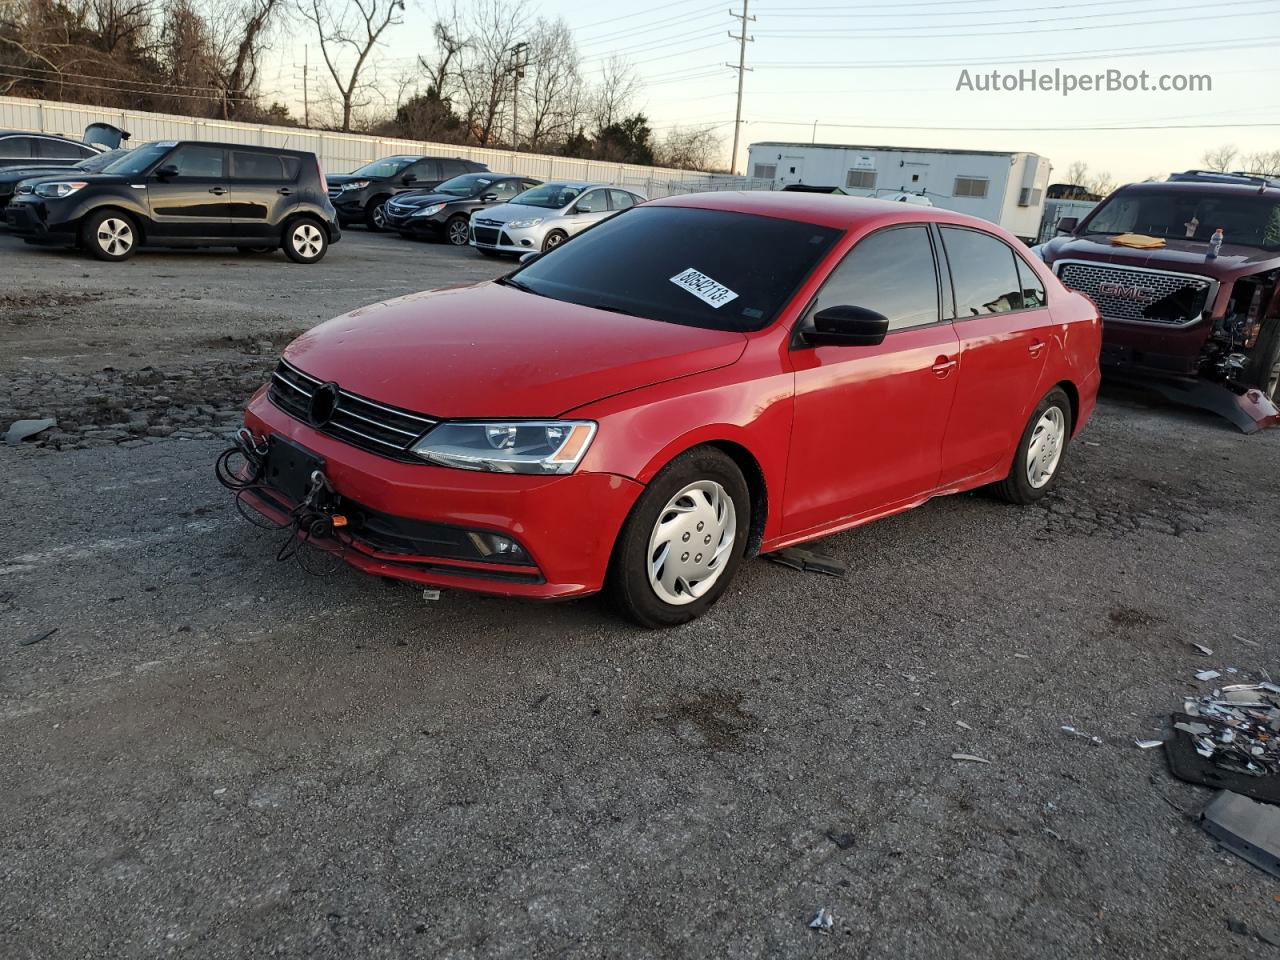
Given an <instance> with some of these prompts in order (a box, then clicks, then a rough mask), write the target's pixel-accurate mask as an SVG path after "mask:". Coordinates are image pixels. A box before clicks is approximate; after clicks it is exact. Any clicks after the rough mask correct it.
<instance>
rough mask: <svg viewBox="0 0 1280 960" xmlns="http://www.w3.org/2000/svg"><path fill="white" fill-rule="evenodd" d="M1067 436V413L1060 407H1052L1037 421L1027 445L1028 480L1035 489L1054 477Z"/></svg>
mask: <svg viewBox="0 0 1280 960" xmlns="http://www.w3.org/2000/svg"><path fill="white" fill-rule="evenodd" d="M1066 438H1067V418H1066V415H1065V414H1064V413H1063V412H1062V411H1061V410H1060V409H1059V408H1058V407H1050V408H1049V409H1048V410H1046V411H1045V412H1044V413H1042V414H1041V415H1040V419H1039V420H1037V421H1036V426H1035V429H1034V430H1032V431H1031V442H1030V443H1029V444H1028V445H1027V482H1028V483H1029V484H1031V486H1032V487H1034V488H1035V489H1037V490H1039V489H1040V488H1041V487H1043V486H1044V485H1045V484H1046V483H1048V482H1049V481H1050V480H1051V479H1052V478H1053V475H1054V473H1055V472H1056V471H1057V469H1058V461H1059V460H1061V459H1062V445H1063V443H1064V442H1065V441H1066Z"/></svg>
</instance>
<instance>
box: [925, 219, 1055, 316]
mask: <svg viewBox="0 0 1280 960" xmlns="http://www.w3.org/2000/svg"><path fill="white" fill-rule="evenodd" d="M941 232H942V245H943V247H944V248H945V249H946V251H947V262H948V263H949V264H950V265H951V283H952V285H953V286H954V287H955V291H956V318H957V319H959V320H964V319H965V318H967V317H981V316H985V315H986V314H991V313H1008V312H1009V311H1010V310H1021V309H1022V283H1021V281H1020V280H1019V279H1018V267H1017V256H1016V255H1015V254H1014V252H1013V251H1012V250H1011V249H1009V247H1008V246H1006V245H1005V243H1004V241H1002V240H999V239H997V238H996V237H993V236H991V235H990V234H986V233H981V232H979V231H977V230H966V229H964V228H961V227H943V228H942V230H941ZM1041 293H1042V294H1043V290H1042V291H1041Z"/></svg>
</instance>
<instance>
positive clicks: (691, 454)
mask: <svg viewBox="0 0 1280 960" xmlns="http://www.w3.org/2000/svg"><path fill="white" fill-rule="evenodd" d="M1100 332H1101V325H1100V321H1099V319H1098V314H1097V311H1096V310H1095V309H1094V306H1093V304H1092V303H1091V302H1090V301H1089V300H1087V299H1086V298H1085V297H1083V296H1081V295H1080V294H1077V293H1073V292H1071V291H1069V290H1067V289H1066V288H1065V287H1063V286H1062V285H1061V284H1060V283H1059V282H1058V280H1057V278H1055V277H1054V276H1053V274H1052V273H1050V272H1049V270H1048V269H1046V268H1045V266H1044V265H1043V264H1042V263H1040V262H1039V261H1038V260H1036V259H1035V258H1033V257H1030V256H1028V255H1027V252H1026V251H1025V250H1023V249H1022V247H1021V246H1020V245H1019V243H1018V242H1017V241H1016V240H1015V239H1014V238H1013V237H1012V236H1010V235H1009V234H1008V233H1006V232H1005V231H1003V230H1001V229H999V228H998V227H995V226H993V225H991V224H989V223H986V222H984V221H980V220H976V219H974V218H971V217H966V216H962V215H960V214H955V213H950V212H947V211H942V210H937V209H931V208H921V207H917V206H907V205H904V204H895V203H887V202H881V201H875V200H863V199H856V198H852V197H837V196H826V195H815V194H793V193H717V194H703V195H695V196H685V197H673V198H668V199H665V200H658V201H654V202H652V203H647V204H644V205H643V206H640V207H636V208H635V209H633V210H630V211H627V212H626V213H624V214H622V215H619V216H617V217H614V218H612V219H610V220H607V221H605V222H603V223H601V224H600V225H598V226H596V227H594V228H592V229H591V230H590V231H587V232H585V233H583V234H582V235H580V236H579V237H576V238H575V239H574V240H573V242H572V243H568V244H566V245H564V246H563V247H561V248H559V249H557V250H555V251H554V252H553V253H549V254H547V255H544V256H541V257H537V258H533V259H531V260H529V261H527V262H525V263H524V264H523V265H522V266H520V267H519V268H518V269H517V270H515V271H514V272H512V273H511V274H509V275H508V276H505V277H503V278H501V279H499V280H496V281H494V282H491V283H480V284H477V285H474V286H468V287H462V288H456V289H447V290H437V291H433V292H428V293H419V294H413V295H411V296H407V297H402V298H400V299H399V300H393V301H390V302H386V303H378V304H374V305H372V306H369V307H363V308H361V309H358V310H354V311H352V312H351V313H348V314H346V315H344V316H341V317H338V318H337V319H335V320H331V321H329V322H328V323H325V324H322V325H320V326H318V327H316V328H315V329H314V330H311V331H309V332H308V333H305V334H303V335H302V336H301V337H299V338H298V339H297V340H295V341H294V342H293V343H292V344H291V345H290V346H289V347H288V348H287V349H286V351H285V353H284V356H283V358H282V359H281V361H280V364H279V367H278V368H277V370H276V372H275V374H274V375H273V377H272V379H271V382H270V384H268V385H267V386H265V387H263V388H262V389H261V390H259V391H258V392H257V393H256V394H255V395H254V396H253V399H252V400H251V401H250V403H249V407H248V412H247V414H246V417H245V426H246V428H247V429H246V431H244V432H242V441H241V443H242V452H243V453H245V454H246V456H247V458H248V460H249V462H248V464H247V465H243V466H242V468H241V469H240V471H239V472H238V479H237V480H236V481H235V482H236V485H238V486H239V487H240V488H241V489H240V491H239V494H238V496H240V497H241V498H242V499H243V500H244V501H245V502H246V503H247V504H249V505H251V506H253V507H254V508H255V509H256V510H257V511H259V512H260V513H262V514H264V515H265V516H266V517H268V518H269V519H271V520H273V521H275V522H277V523H279V524H281V525H285V524H292V525H293V527H294V528H295V530H296V531H298V532H299V536H303V537H310V538H311V539H312V540H314V541H315V542H316V543H317V544H318V545H321V546H324V547H326V548H327V549H329V550H332V551H334V552H336V553H340V554H341V555H342V556H343V557H344V558H345V560H346V561H347V562H348V563H350V564H352V565H353V566H355V567H357V568H359V569H361V570H364V571H367V572H369V573H374V574H379V575H382V576H387V577H396V578H400V579H404V580H413V581H418V582H420V583H423V584H429V585H434V586H440V587H456V588H460V589H467V590H480V591H486V592H489V593H500V594H507V595H511V596H524V597H540V598H565V597H578V596H583V595H585V594H590V593H595V592H597V591H600V590H602V589H606V590H608V591H609V593H610V594H611V595H612V596H613V598H614V599H615V600H616V601H617V603H618V604H619V605H620V607H621V608H622V610H623V611H625V612H626V613H627V614H628V615H630V616H631V617H633V618H634V619H635V620H637V621H638V622H640V623H642V624H645V625H648V626H666V625H672V624H678V623H683V622H685V621H688V620H691V619H693V618H694V617H697V616H699V615H700V614H702V613H703V612H705V611H706V609H707V607H709V606H710V605H711V604H712V603H714V602H715V601H716V599H717V598H718V597H719V596H720V595H721V594H723V593H724V591H725V589H726V588H727V587H728V585H729V582H730V581H731V580H732V579H733V576H734V573H735V571H736V569H737V567H738V565H739V564H740V563H741V562H742V561H743V558H744V557H749V556H752V555H754V554H756V553H759V552H769V551H773V550H778V549H780V548H782V547H786V546H788V545H790V544H795V543H800V542H802V541H806V540H812V539H814V538H816V537H823V536H827V535H828V534H832V533H835V532H837V531H839V530H845V529H847V528H849V527H853V526H857V525H858V524H862V523H866V522H867V521H870V520H874V519H876V518H878V517H883V516H887V515H889V514H892V513H896V512H898V511H901V510H906V509H908V508H909V507H913V506H916V505H918V504H920V503H923V502H924V501H925V500H928V499H929V498H930V497H933V496H937V495H939V494H944V493H955V492H958V491H961V490H968V489H970V488H973V487H979V486H983V485H986V484H992V485H994V486H995V489H996V490H997V491H998V492H999V493H1000V494H1001V495H1002V496H1003V497H1004V498H1005V499H1007V500H1010V501H1013V502H1015V503H1027V502H1029V501H1032V500H1035V499H1037V498H1038V497H1041V496H1044V494H1045V493H1046V492H1047V491H1048V490H1049V489H1050V487H1051V486H1052V485H1053V483H1054V481H1055V480H1056V479H1057V476H1058V473H1059V471H1060V469H1061V466H1062V458H1063V454H1064V452H1065V449H1066V446H1067V442H1068V441H1069V439H1070V438H1071V437H1072V436H1074V434H1075V433H1076V432H1077V431H1078V430H1079V429H1080V428H1081V426H1082V425H1083V424H1084V423H1085V421H1086V420H1087V419H1088V417H1089V415H1090V413H1091V412H1092V410H1093V407H1094V402H1095V397H1096V393H1097V387H1098V380H1099V375H1098V352H1099V344H1100Z"/></svg>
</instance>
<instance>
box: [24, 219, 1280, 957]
mask: <svg viewBox="0 0 1280 960" xmlns="http://www.w3.org/2000/svg"><path fill="white" fill-rule="evenodd" d="M0 262H3V263H4V264H5V267H6V269H5V271H4V274H3V276H2V277H0V342H3V345H4V349H3V350H2V351H0V377H2V378H3V384H4V387H3V392H0V429H2V428H3V427H6V426H7V422H8V420H9V419H12V418H14V417H16V416H19V415H56V416H58V418H59V431H58V432H57V433H54V434H52V436H50V437H46V438H44V439H43V440H42V441H41V442H40V443H39V444H33V443H30V442H28V443H26V444H24V445H22V446H21V447H20V448H5V447H0V511H2V512H0V515H2V516H3V517H4V519H5V522H4V524H3V526H2V527H0V783H2V784H4V788H3V790H0V942H2V943H3V944H4V948H3V954H4V956H5V957H6V958H7V960H8V958H12V960H18V958H50V957H59V958H61V957H93V958H98V957H111V958H124V957H146V958H154V957H158V956H183V957H250V956H254V957H256V956H280V957H399V956H423V957H426V956H447V957H454V958H472V957H477V958H478V957H502V958H531V957H564V958H579V957H581V958H595V957H619V958H622V957H626V958H639V957H669V956H680V957H711V956H724V957H743V958H745V957H814V956H817V957H826V956H837V955H839V956H854V957H867V958H877V960H879V958H888V957H894V958H898V957H920V958H930V960H932V958H938V957H966V958H968V957H1018V958H1026V957H1086V956H1088V957H1098V956H1101V957H1157V956H1159V957H1165V956H1169V957H1173V956H1178V957H1181V956H1187V957H1197V958H1206V957H1274V956H1276V952H1277V947H1276V946H1274V945H1272V944H1269V943H1268V942H1267V940H1268V939H1272V940H1274V942H1276V943H1280V903H1277V901H1276V899H1275V896H1274V895H1276V894H1277V893H1280V889H1278V888H1277V885H1276V882H1275V881H1274V880H1272V879H1270V878H1269V877H1267V876H1266V875H1265V874H1263V873H1262V872H1261V871H1259V870H1256V869H1255V868H1253V867H1251V866H1249V865H1247V864H1245V863H1244V862H1242V861H1239V860H1236V859H1234V858H1233V857H1231V856H1230V855H1227V854H1224V853H1222V852H1220V851H1218V850H1217V849H1216V848H1215V846H1214V844H1213V843H1212V842H1211V841H1210V840H1209V839H1208V838H1207V837H1206V836H1205V835H1204V834H1203V833H1202V832H1201V830H1200V828H1199V827H1198V826H1197V824H1196V823H1195V820H1194V817H1195V815H1196V814H1198V812H1199V811H1200V809H1201V808H1202V807H1203V806H1204V805H1205V804H1206V803H1207V801H1208V800H1209V798H1210V793H1209V792H1208V791H1206V790H1202V789H1199V788H1195V787H1191V786H1187V785H1185V784H1182V783H1180V782H1178V781H1175V780H1173V779H1171V778H1170V776H1169V774H1168V772H1167V770H1166V767H1165V763H1164V759H1163V757H1162V756H1161V753H1160V751H1158V750H1156V751H1142V750H1138V749H1136V748H1135V747H1134V746H1133V742H1132V741H1133V739H1134V738H1135V737H1144V738H1145V737H1157V736H1160V735H1161V734H1162V733H1163V732H1164V730H1165V726H1166V721H1165V718H1166V717H1167V715H1168V713H1169V712H1170V711H1171V710H1173V709H1174V708H1176V707H1177V706H1178V705H1179V704H1180V703H1181V697H1182V695H1183V694H1184V693H1187V692H1189V691H1192V690H1194V689H1195V688H1196V684H1195V682H1194V681H1193V680H1192V679H1191V674H1192V673H1193V672H1194V671H1195V670H1198V669H1203V668H1205V667H1207V666H1214V667H1220V668H1225V667H1227V666H1233V667H1238V668H1239V669H1241V670H1242V671H1244V670H1255V669H1259V668H1265V669H1268V670H1271V671H1272V675H1273V676H1274V675H1275V673H1276V662H1275V661H1274V660H1272V656H1273V655H1274V653H1275V651H1276V649H1277V644H1280V632H1278V631H1277V620H1278V617H1277V613H1278V612H1280V610H1278V609H1277V608H1278V606H1280V602H1278V600H1277V591H1276V579H1277V561H1276V551H1275V542H1276V529H1277V523H1278V521H1280V511H1278V509H1277V502H1278V501H1277V497H1276V493H1277V484H1276V466H1277V462H1278V457H1280V431H1270V432H1266V433H1263V434H1259V435H1255V436H1253V437H1244V436H1242V435H1240V434H1239V433H1237V432H1235V431H1234V429H1232V428H1231V427H1229V426H1227V425H1226V424H1224V423H1222V422H1220V421H1217V420H1215V419H1213V418H1212V417H1209V416H1207V415H1201V414H1197V413H1191V412H1185V411H1179V410H1174V409H1171V408H1168V407H1162V406H1152V405H1149V404H1147V403H1146V402H1145V401H1144V400H1142V399H1141V398H1136V397H1133V396H1120V395H1116V394H1110V393H1109V394H1108V396H1107V398H1106V399H1105V400H1104V402H1103V404H1102V406H1101V408H1100V410H1099V412H1098V414H1097V416H1096V418H1095V420H1094V422H1093V423H1092V424H1091V426H1090V427H1089V429H1088V431H1087V432H1086V433H1085V435H1084V437H1083V439H1082V442H1079V443H1077V444H1076V445H1074V446H1073V447H1072V449H1071V454H1070V460H1069V463H1068V467H1067V474H1066V476H1065V477H1064V480H1065V482H1064V483H1063V484H1062V485H1060V486H1059V488H1058V490H1057V491H1056V492H1055V494H1054V495H1053V496H1052V497H1050V498H1049V499H1047V500H1046V501H1044V502H1043V503H1042V504H1040V505H1037V506H1035V507H1029V508H1021V509H1019V508H1012V507H1008V506H1003V505H1001V504H998V503H996V502H995V501H994V500H991V499H988V498H986V497H984V496H982V495H966V496H960V497H950V498H944V499H940V500H936V501H933V502H931V503H930V504H927V505H926V506H924V507H922V508H921V509H919V510H916V511H913V512H911V513H909V514H906V515H903V516H900V517H896V518H893V519H890V520H887V521H883V522H880V523H877V524H874V525H871V526H869V527H866V528H863V529H861V530H858V531H854V532H851V533H847V534H843V535H840V536H837V537H832V538H830V539H828V540H826V541H824V542H823V543H822V544H821V546H820V549H822V550H824V551H827V552H830V553H832V554H835V555H837V556H839V557H841V558H843V559H844V560H846V561H847V562H848V563H849V564H850V565H851V568H852V572H851V574H850V577H849V579H848V580H837V579H833V578H827V577H822V576H817V575H813V574H801V573H797V572H795V571H792V570H790V569H787V568H784V567H781V566H778V565H775V564H771V563H768V562H766V561H763V560H760V561H756V562H753V563H751V564H749V565H747V566H746V567H745V568H744V569H743V572H742V574H741V576H740V579H739V581H738V582H737V584H736V585H735V588H734V589H733V590H732V591H731V593H730V594H729V595H728V596H727V597H726V598H725V600H724V601H723V602H722V603H721V604H719V605H718V606H717V607H716V608H715V609H714V610H713V611H712V614H711V615H710V616H708V617H707V618H705V619H704V620H702V621H699V622H697V623H694V624H691V625H689V626H686V627H683V628H680V629H677V630H673V631H669V632H662V633H650V632H644V631H640V630H637V629H633V628H631V627H630V626H627V625H624V624H622V623H620V622H619V621H618V620H617V619H615V618H614V616H613V615H612V614H611V613H610V612H609V611H608V610H607V609H606V608H605V607H604V606H603V604H601V603H599V602H597V601H594V600H589V601H583V602H578V603H573V604H565V605H558V606H537V605H530V604H524V603H519V602H513V601H504V600H494V599H484V598H478V597H472V596H467V595H462V594H446V595H445V596H444V597H443V598H442V599H441V600H440V601H438V602H435V603H426V602H424V601H423V600H422V599H421V595H420V593H419V592H417V591H415V590H413V589H412V588H409V587H407V586H404V587H402V586H391V585H388V584H386V583H384V582H381V581H378V580H372V579H369V578H366V577H363V576H361V575H359V574H356V573H354V572H349V571H346V570H343V571H340V572H339V573H337V574H335V575H333V576H330V577H328V578H326V579H315V578H311V577H308V576H307V575H305V574H304V573H303V572H302V571H301V570H300V569H299V568H298V566H297V565H295V564H278V563H275V562H274V560H273V556H274V553H275V550H276V543H275V536H278V534H276V535H274V536H273V535H272V534H267V533H263V532H260V531H258V530H255V529H254V528H252V527H249V526H248V525H247V524H245V523H244V522H243V521H241V520H239V518H238V517H237V516H236V514H235V513H234V511H233V510H232V509H231V507H230V503H229V500H228V497H227V496H226V494H225V491H223V490H222V488H220V487H219V486H218V485H217V484H216V482H215V481H214V479H213V475H212V472H211V463H212V461H213V458H214V456H215V455H216V454H217V452H218V451H219V450H220V449H221V447H222V446H223V444H222V442H221V441H220V440H219V439H218V435H219V434H220V433H221V432H222V431H224V430H226V429H228V428H229V427H230V426H231V425H232V424H234V423H235V422H236V421H235V413H234V411H235V409H236V406H237V404H238V403H239V402H241V401H242V400H243V399H244V397H245V396H246V395H247V393H248V392H249V391H250V390H251V389H252V387H253V386H254V385H256V383H258V382H259V381H260V380H261V379H262V378H263V376H264V372H265V371H266V370H267V369H268V368H269V366H270V364H271V362H272V358H273V356H274V354H275V352H276V350H277V349H278V347H279V345H280V344H281V343H283V342H284V341H286V340H287V339H288V337H289V336H290V335H292V334H293V333H294V332H296V331H298V330H301V329H304V328H306V327H307V326H309V325H310V324H312V323H314V322H316V321H317V320H320V319H323V318H326V317H328V316H330V315H333V314H336V313H338V312H341V311H343V310H346V309H348V308H350V307H354V306H356V305H359V304H362V303H367V302H371V301H374V300H377V299H379V298H384V297H390V296H395V295H398V294H401V293H405V292H409V291H411V290H417V289H422V288H426V287H432V286H439V285H442V284H447V283H452V282H458V281H466V280H472V279H476V278H481V277H485V276H492V275H494V274H495V273H497V272H500V271H501V270H502V269H503V266H502V265H501V264H494V263H492V262H490V261H487V260H482V259H480V258H479V257H476V256H474V255H473V254H472V253H471V251H467V250H463V251H456V250H450V249H447V248H443V247H439V246H427V245H419V244H411V243H405V242H403V241H400V240H399V239H396V238H390V237H380V236H369V235H366V234H364V233H361V232H359V231H357V230H351V231H349V232H348V233H347V235H346V236H345V237H344V240H343V242H342V243H341V244H340V245H338V246H337V247H335V248H334V249H333V250H332V251H331V253H330V255H329V258H328V259H327V260H326V261H325V262H324V264H323V265H321V266H319V267H315V268H307V267H300V266H295V265H292V264H289V263H287V262H286V261H285V260H284V258H283V256H282V255H277V256H274V257H271V258H254V257H242V256H238V255H226V254H223V253H220V252H204V253H145V254H142V255H140V256H138V257H137V258H135V259H134V260H133V261H131V262H129V263H127V264H123V265H114V264H99V263H97V262H95V261H92V260H88V259H83V258H81V257H79V256H77V255H74V254H70V253H61V252H51V251H39V250H33V249H29V248H27V247H24V246H23V245H22V244H21V243H18V242H16V241H15V240H13V239H12V238H9V237H4V236H0ZM104 368H106V369H104ZM55 628H56V632H55V633H53V634H51V635H49V636H47V637H45V639H43V640H41V641H40V642H38V643H34V644H30V645H24V644H23V642H24V641H27V640H30V639H32V638H34V637H37V636H41V635H43V634H45V633H47V631H50V630H54V629H55ZM1233 635H1239V636H1242V637H1245V638H1248V639H1250V640H1253V641H1254V642H1255V643H1256V644H1257V645H1256V646H1255V645H1250V644H1248V643H1244V642H1241V641H1240V640H1237V639H1233ZM1191 640H1196V641H1198V642H1200V643H1204V644H1206V645H1208V646H1210V647H1212V648H1213V649H1214V651H1215V654H1214V656H1213V657H1212V658H1209V659H1206V658H1204V657H1202V656H1199V655H1197V654H1196V653H1195V652H1194V651H1193V650H1192V649H1191V647H1190V646H1189V643H1188V642H1189V641H1191ZM958 721H960V722H963V723H964V724H967V725H968V728H965V727H962V726H960V725H959V724H958ZM1063 724H1074V725H1075V726H1076V727H1078V728H1080V729H1081V730H1084V731H1086V732H1087V733H1090V734H1096V735H1098V736H1100V737H1101V738H1102V739H1103V741H1104V742H1103V744H1102V745H1101V746H1097V745H1093V744H1091V743H1089V742H1087V741H1085V740H1080V739H1075V738H1071V737H1068V736H1067V735H1065V734H1064V733H1062V731H1061V729H1060V728H1061V726H1062V725H1063ZM954 752H964V753H971V754H976V755H978V756H981V757H983V758H985V759H987V760H989V761H990V763H989V764H980V763H967V762H957V761H954V760H952V759H951V754H952V753H954ZM819 907H829V908H830V909H831V910H832V912H833V913H834V916H835V925H834V929H833V932H832V933H831V934H830V935H822V934H819V933H816V932H814V931H811V930H809V929H808V928H807V926H806V924H807V922H808V920H809V919H810V918H811V917H812V916H813V914H814V912H815V911H816V910H817V909H818V908H819Z"/></svg>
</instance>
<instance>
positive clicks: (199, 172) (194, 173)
mask: <svg viewBox="0 0 1280 960" xmlns="http://www.w3.org/2000/svg"><path fill="white" fill-rule="evenodd" d="M170 164H172V165H173V166H175V167H177V168H178V172H177V174H176V175H175V179H180V180H222V179H225V177H226V164H225V162H224V152H223V150H222V149H221V148H220V147H205V146H199V145H197V144H187V145H186V146H182V147H179V148H178V149H177V150H175V151H173V153H171V154H169V156H168V157H166V158H165V161H164V165H165V166H169V165H170Z"/></svg>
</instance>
